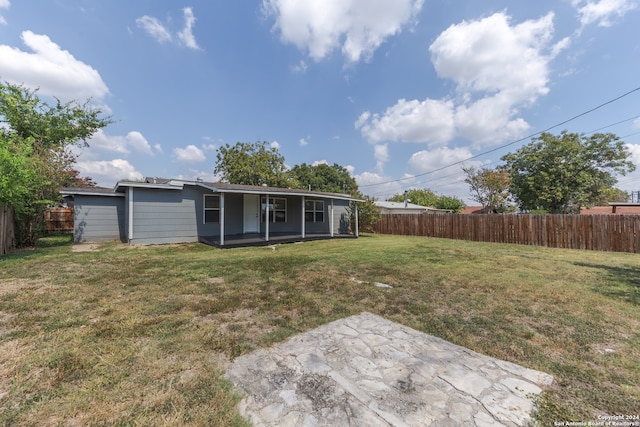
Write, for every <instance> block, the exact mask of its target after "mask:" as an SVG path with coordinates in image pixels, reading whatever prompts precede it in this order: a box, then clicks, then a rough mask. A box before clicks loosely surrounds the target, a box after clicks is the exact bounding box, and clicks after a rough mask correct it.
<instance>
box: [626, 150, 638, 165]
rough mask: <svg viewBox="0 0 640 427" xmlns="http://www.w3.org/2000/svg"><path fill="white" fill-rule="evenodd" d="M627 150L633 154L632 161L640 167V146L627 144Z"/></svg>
mask: <svg viewBox="0 0 640 427" xmlns="http://www.w3.org/2000/svg"><path fill="white" fill-rule="evenodd" d="M627 149H628V150H629V152H630V153H631V161H632V162H633V163H634V164H635V165H636V166H638V167H640V144H627Z"/></svg>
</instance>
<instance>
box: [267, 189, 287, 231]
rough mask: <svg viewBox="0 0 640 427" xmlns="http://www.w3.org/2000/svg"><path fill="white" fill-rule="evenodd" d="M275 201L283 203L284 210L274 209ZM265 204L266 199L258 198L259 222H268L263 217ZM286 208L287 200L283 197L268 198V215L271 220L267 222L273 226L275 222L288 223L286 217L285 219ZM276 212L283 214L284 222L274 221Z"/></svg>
mask: <svg viewBox="0 0 640 427" xmlns="http://www.w3.org/2000/svg"><path fill="white" fill-rule="evenodd" d="M277 201H282V202H284V209H276V204H277ZM266 203H267V198H266V197H260V221H261V222H263V223H264V222H265V221H268V218H266V215H265V213H266V212H265V205H266ZM288 210H289V209H288V206H287V199H286V198H284V197H271V196H269V215H270V216H272V218H273V220H272V221H269V222H271V223H272V224H275V223H277V222H284V223H287V222H288V217H287V213H288V212H287V211H288ZM277 212H284V221H276V218H277V215H276V213H277Z"/></svg>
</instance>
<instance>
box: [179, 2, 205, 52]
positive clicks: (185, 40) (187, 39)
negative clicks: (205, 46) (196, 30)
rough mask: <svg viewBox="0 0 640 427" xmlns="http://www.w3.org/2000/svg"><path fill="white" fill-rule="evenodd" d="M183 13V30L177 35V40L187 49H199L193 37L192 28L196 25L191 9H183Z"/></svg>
mask: <svg viewBox="0 0 640 427" xmlns="http://www.w3.org/2000/svg"><path fill="white" fill-rule="evenodd" d="M182 12H183V13H184V28H183V29H182V31H180V32H179V33H178V39H180V41H181V42H182V44H184V45H185V46H186V47H188V48H189V49H200V46H198V43H197V42H196V38H195V36H194V35H193V26H194V25H195V23H196V17H195V15H194V14H193V9H191V8H190V7H185V8H184V9H182Z"/></svg>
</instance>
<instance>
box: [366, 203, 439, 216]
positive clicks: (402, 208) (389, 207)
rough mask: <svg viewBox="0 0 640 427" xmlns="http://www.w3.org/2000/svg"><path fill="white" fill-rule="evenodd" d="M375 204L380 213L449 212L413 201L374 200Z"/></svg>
mask: <svg viewBox="0 0 640 427" xmlns="http://www.w3.org/2000/svg"><path fill="white" fill-rule="evenodd" d="M375 205H376V206H377V207H379V208H380V213H382V215H389V214H428V213H450V212H451V210H448V209H436V208H431V207H428V206H420V205H416V204H413V203H404V202H381V201H376V202H375Z"/></svg>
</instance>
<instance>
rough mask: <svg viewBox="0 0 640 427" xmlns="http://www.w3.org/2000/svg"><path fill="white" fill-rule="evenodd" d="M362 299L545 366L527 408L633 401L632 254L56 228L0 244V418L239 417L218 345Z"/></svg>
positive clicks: (638, 370)
mask: <svg viewBox="0 0 640 427" xmlns="http://www.w3.org/2000/svg"><path fill="white" fill-rule="evenodd" d="M354 279H355V280H354ZM359 281H363V282H364V283H359ZM373 282H384V283H387V284H390V285H392V286H393V288H391V289H384V288H378V287H376V286H373V285H372V283H373ZM362 311H370V312H372V313H375V314H379V315H381V316H384V317H386V318H388V319H390V320H393V321H396V322H399V323H402V324H404V325H407V326H410V327H412V328H415V329H418V330H420V331H423V332H426V333H428V334H432V335H435V336H438V337H441V338H443V339H446V340H449V341H451V342H454V343H456V344H459V345H462V346H465V347H468V348H471V349H473V350H475V351H478V352H480V353H484V354H487V355H490V356H493V357H497V358H500V359H505V360H508V361H511V362H515V363H519V364H521V365H524V366H527V367H529V368H533V369H538V370H541V371H545V372H547V373H550V374H552V375H553V376H554V377H555V379H556V382H555V385H554V386H553V387H552V388H551V389H549V390H548V391H546V392H545V393H544V394H543V396H542V398H541V399H539V402H538V405H539V411H538V414H537V418H538V420H539V422H540V424H541V425H553V423H554V422H555V421H596V420H597V417H598V415H640V255H637V254H626V253H607V252H588V251H575V250H573V251H572V250H560V249H548V248H540V247H531V246H517V245H503V244H491V243H474V242H465V241H455V240H442V239H428V238H421V237H400V236H377V235H374V236H371V235H365V236H362V237H361V238H360V239H357V240H356V239H353V240H352V239H345V240H334V241H317V242H309V243H304V244H292V245H282V246H278V247H277V249H276V250H271V249H270V248H246V249H232V250H220V249H214V248H211V247H207V246H204V245H201V244H187V245H168V246H151V247H129V246H126V245H120V244H103V245H100V246H99V248H98V250H97V251H94V252H74V251H72V245H71V242H70V238H69V237H68V236H58V237H49V238H45V239H42V240H41V242H40V246H39V248H38V249H36V250H31V251H24V252H18V253H14V254H11V255H8V256H5V257H3V258H0V424H1V425H12V424H18V425H87V424H89V425H113V424H116V425H176V424H183V425H232V426H243V425H246V424H245V422H244V421H243V420H242V418H241V417H240V416H239V415H238V413H237V411H236V406H235V405H236V403H237V401H238V399H239V397H238V395H236V394H235V393H234V392H233V390H232V389H231V388H230V386H229V384H228V383H227V382H226V381H225V380H224V379H223V377H222V374H223V369H224V366H225V363H227V362H228V360H230V359H232V358H234V357H236V356H238V355H240V354H244V353H247V352H250V351H252V350H254V349H256V348H258V347H265V346H269V345H271V344H273V343H276V342H280V341H282V340H285V339H286V338H287V337H289V336H291V335H293V334H296V333H299V332H302V331H306V330H308V329H311V328H314V327H316V326H319V325H321V324H324V323H327V322H329V321H332V320H335V319H339V318H342V317H346V316H350V315H353V314H358V313H360V312H362Z"/></svg>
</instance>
